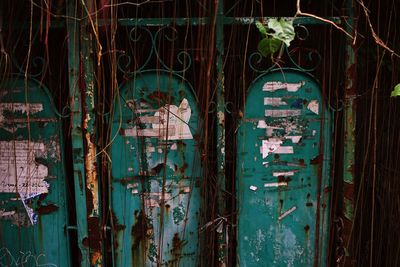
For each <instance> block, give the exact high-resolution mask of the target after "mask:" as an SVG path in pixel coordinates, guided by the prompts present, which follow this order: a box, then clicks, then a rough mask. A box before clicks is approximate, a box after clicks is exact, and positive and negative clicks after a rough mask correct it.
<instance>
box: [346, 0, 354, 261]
mask: <svg viewBox="0 0 400 267" xmlns="http://www.w3.org/2000/svg"><path fill="white" fill-rule="evenodd" d="M346 17H347V19H346V23H345V29H346V31H347V32H350V33H353V34H354V29H353V25H354V13H353V1H352V0H347V1H346ZM354 45H355V44H353V40H351V39H350V38H347V39H346V50H345V75H346V77H345V78H346V80H345V90H344V100H345V101H344V122H345V125H344V155H343V217H344V231H343V243H344V246H345V248H346V250H347V252H348V253H349V254H348V256H349V258H346V259H345V262H346V265H352V263H351V258H352V253H351V248H350V247H351V246H350V239H351V236H350V235H351V229H352V227H353V219H354V214H353V211H354V171H355V170H354V162H355V129H356V94H357V87H356V56H355V48H354Z"/></svg>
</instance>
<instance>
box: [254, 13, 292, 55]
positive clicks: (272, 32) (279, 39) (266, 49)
mask: <svg viewBox="0 0 400 267" xmlns="http://www.w3.org/2000/svg"><path fill="white" fill-rule="evenodd" d="M256 26H257V28H258V30H259V31H260V33H261V35H262V36H263V39H262V40H261V41H260V42H259V43H258V46H257V48H258V51H259V52H260V53H261V55H263V56H264V57H268V56H273V54H275V53H276V52H277V51H279V50H281V48H282V47H283V44H285V45H286V46H287V47H289V46H290V42H291V41H293V39H294V37H295V33H294V27H293V19H282V18H280V19H269V20H268V23H267V25H264V24H262V23H261V22H260V21H257V22H256Z"/></svg>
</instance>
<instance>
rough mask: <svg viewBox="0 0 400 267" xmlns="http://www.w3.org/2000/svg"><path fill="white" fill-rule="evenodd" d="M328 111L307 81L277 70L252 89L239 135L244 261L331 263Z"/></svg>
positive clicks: (318, 91)
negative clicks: (327, 248) (329, 258)
mask: <svg viewBox="0 0 400 267" xmlns="http://www.w3.org/2000/svg"><path fill="white" fill-rule="evenodd" d="M329 125H330V124H329V113H328V109H327V108H325V105H324V100H323V97H322V96H321V89H320V87H319V85H318V84H317V83H316V81H315V80H314V79H313V78H311V77H310V76H309V75H306V74H304V73H302V72H299V71H294V70H277V71H274V72H270V73H267V74H264V75H262V76H261V77H259V78H258V79H257V80H255V81H254V82H253V84H252V85H251V87H250V89H249V93H248V96H247V99H246V106H245V109H244V117H243V118H242V121H241V125H240V128H239V131H238V154H237V155H238V161H237V164H238V165H237V197H238V263H239V264H240V266H317V265H322V266H324V265H325V258H326V245H327V237H328V208H327V207H328V201H329V191H330V186H329V182H330V178H329V159H330V156H329V153H330V148H329V147H330V141H329V140H330V127H329Z"/></svg>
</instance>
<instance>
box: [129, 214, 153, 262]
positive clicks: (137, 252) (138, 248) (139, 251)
mask: <svg viewBox="0 0 400 267" xmlns="http://www.w3.org/2000/svg"><path fill="white" fill-rule="evenodd" d="M152 233H153V229H152V227H151V225H150V224H149V221H148V219H147V216H146V214H145V213H144V211H143V210H141V211H135V224H134V225H133V226H132V230H131V235H132V240H133V242H132V262H133V266H142V265H143V266H144V265H145V263H144V262H141V260H145V259H146V258H147V257H146V255H147V253H148V250H149V238H150V236H151V234H152Z"/></svg>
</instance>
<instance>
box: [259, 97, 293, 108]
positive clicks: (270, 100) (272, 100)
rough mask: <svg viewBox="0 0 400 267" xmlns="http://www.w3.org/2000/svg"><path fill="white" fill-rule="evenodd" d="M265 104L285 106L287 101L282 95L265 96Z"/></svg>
mask: <svg viewBox="0 0 400 267" xmlns="http://www.w3.org/2000/svg"><path fill="white" fill-rule="evenodd" d="M264 105H269V106H273V107H279V106H285V105H287V103H286V102H285V101H283V100H282V97H264Z"/></svg>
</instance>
